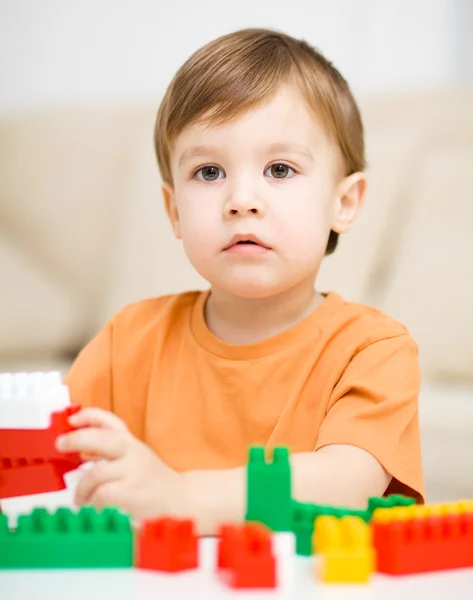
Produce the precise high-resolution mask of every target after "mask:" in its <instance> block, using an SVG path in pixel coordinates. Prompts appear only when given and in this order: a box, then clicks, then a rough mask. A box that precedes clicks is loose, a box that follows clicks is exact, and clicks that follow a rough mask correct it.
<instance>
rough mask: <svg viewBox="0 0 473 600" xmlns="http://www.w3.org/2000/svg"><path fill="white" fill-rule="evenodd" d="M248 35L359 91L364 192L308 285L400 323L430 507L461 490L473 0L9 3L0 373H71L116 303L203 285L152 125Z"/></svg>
mask: <svg viewBox="0 0 473 600" xmlns="http://www.w3.org/2000/svg"><path fill="white" fill-rule="evenodd" d="M243 27H268V28H276V29H280V30H283V31H285V32H287V33H289V34H291V35H294V36H297V37H302V38H305V39H306V40H307V41H308V42H309V43H311V44H312V45H315V46H316V47H317V48H318V49H319V50H321V51H322V52H323V53H324V54H325V55H326V56H327V57H328V58H329V59H331V60H332V61H333V62H334V63H335V65H336V66H337V67H338V68H339V69H340V70H341V72H342V74H343V75H344V76H345V77H346V78H347V79H348V81H349V83H350V85H351V86H352V89H353V91H354V93H355V95H356V97H357V99H358V101H359V104H360V106H361V109H362V113H363V117H364V122H365V127H366V141H367V153H368V160H369V172H368V175H369V193H368V198H367V202H366V205H365V208H364V211H363V213H362V215H361V217H360V219H359V222H358V224H357V226H356V227H355V228H354V230H353V232H352V233H350V234H348V235H346V236H345V237H344V238H343V239H342V240H341V244H340V247H339V249H338V250H337V252H336V254H335V255H334V256H333V257H330V258H328V259H327V260H326V261H325V264H324V266H323V269H322V273H321V275H320V281H319V283H318V287H319V289H321V290H330V289H335V290H337V291H339V292H340V293H342V294H343V295H345V296H346V297H347V298H348V299H351V300H355V301H359V302H364V303H367V304H371V305H373V306H377V307H379V308H381V309H382V310H385V311H387V312H388V313H389V314H391V315H392V316H394V317H395V318H397V319H399V320H401V321H402V322H404V323H405V324H406V325H407V326H408V328H409V329H410V331H411V333H412V335H413V336H414V338H415V339H416V341H417V342H418V344H419V348H420V360H421V365H422V370H423V376H424V385H423V389H422V394H421V399H420V405H421V425H422V435H423V438H422V444H423V455H424V467H425V473H426V485H427V493H428V500H430V501H437V500H442V499H456V498H462V497H470V498H471V497H473V234H472V223H473V186H472V181H473V2H471V1H470V0H397V1H394V0H385V1H384V2H379V1H377V0H358V1H352V0H332V1H331V2H322V1H321V0H292V1H291V2H286V1H282V0H271V1H265V0H260V1H259V2H255V1H254V0H239V2H237V3H215V2H208V1H205V0H201V1H200V2H195V1H191V0H174V1H173V2H170V3H167V2H161V1H159V0H119V1H116V0H115V1H114V0H81V2H63V1H62V0H42V1H41V2H37V1H35V0H0V372H2V371H19V370H27V371H30V370H46V369H51V368H60V369H61V370H62V371H63V372H66V371H67V369H68V366H69V364H70V361H71V360H72V359H73V357H74V356H75V355H76V354H77V352H78V351H79V349H80V348H81V347H82V346H83V345H84V344H85V343H86V342H87V341H88V340H89V339H90V338H91V336H93V335H94V333H96V332H97V331H98V330H99V329H100V328H101V327H102V326H103V324H104V323H105V321H106V320H108V319H109V318H110V317H111V315H112V314H113V313H114V312H115V311H117V310H119V309H120V308H122V307H123V306H124V305H125V304H127V303H129V302H132V301H134V300H138V299H140V298H143V297H147V296H153V295H159V294H164V293H172V292H179V291H183V290H187V289H194V288H202V289H203V288H206V287H207V284H206V282H205V281H203V280H201V279H200V277H199V276H198V275H197V274H196V273H194V272H193V270H192V268H191V267H190V265H189V264H188V262H187V260H186V258H185V256H184V253H183V250H182V248H181V246H180V245H179V243H178V242H175V241H174V239H173V238H172V235H171V231H170V228H169V227H168V224H167V222H166V219H165V215H164V210H163V206H162V198H161V194H160V180H159V175H158V171H157V167H156V164H155V158H154V152H153V144H152V132H153V125H154V118H155V114H156V110H157V106H158V104H159V101H160V99H161V97H162V95H163V93H164V91H165V89H166V87H167V85H168V84H169V82H170V80H171V78H172V76H173V74H174V72H175V71H176V69H177V68H178V67H179V66H180V65H181V64H182V62H183V61H184V60H186V59H187V58H188V56H189V55H190V54H191V53H192V52H194V51H195V50H196V49H197V48H198V47H200V46H201V45H203V44H204V43H206V42H208V41H210V40H211V39H213V38H215V37H217V36H219V35H222V34H225V33H228V32H230V31H233V30H236V29H240V28H243ZM399 376H400V377H402V373H400V374H399Z"/></svg>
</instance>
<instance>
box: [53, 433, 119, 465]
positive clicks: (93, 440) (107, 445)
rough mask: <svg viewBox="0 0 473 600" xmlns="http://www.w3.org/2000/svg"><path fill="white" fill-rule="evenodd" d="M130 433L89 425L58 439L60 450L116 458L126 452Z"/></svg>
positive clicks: (57, 445) (58, 448) (57, 446)
mask: <svg viewBox="0 0 473 600" xmlns="http://www.w3.org/2000/svg"><path fill="white" fill-rule="evenodd" d="M128 438H129V434H127V433H126V432H124V431H114V430H112V429H97V428H96V427H88V428H86V429H77V430H76V431H72V432H71V433H66V434H65V435H60V436H58V437H57V439H56V449H57V450H58V451H59V452H79V453H81V454H87V455H94V456H96V457H100V458H108V459H109V460H114V459H117V458H121V457H122V456H124V454H125V453H126V450H127V447H128V441H129V439H128Z"/></svg>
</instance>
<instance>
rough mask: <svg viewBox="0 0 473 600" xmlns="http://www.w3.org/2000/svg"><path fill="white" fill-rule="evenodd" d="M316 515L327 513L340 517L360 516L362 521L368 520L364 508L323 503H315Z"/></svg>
mask: <svg viewBox="0 0 473 600" xmlns="http://www.w3.org/2000/svg"><path fill="white" fill-rule="evenodd" d="M316 507H317V512H316V517H321V516H323V515H329V516H333V517H337V519H341V518H342V517H360V519H363V521H368V514H367V512H366V510H365V509H357V508H344V507H343V506H328V505H324V504H318V505H316Z"/></svg>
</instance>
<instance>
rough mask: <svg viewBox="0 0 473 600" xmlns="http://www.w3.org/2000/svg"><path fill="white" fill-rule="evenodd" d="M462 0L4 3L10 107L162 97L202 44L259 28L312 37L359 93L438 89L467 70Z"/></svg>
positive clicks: (5, 96) (1, 92) (3, 51)
mask: <svg viewBox="0 0 473 600" xmlns="http://www.w3.org/2000/svg"><path fill="white" fill-rule="evenodd" d="M459 3H460V4H462V3H463V4H464V0H450V1H449V0H383V1H382V2H381V1H380V0H357V1H355V0H332V1H331V2H326V1H322V0H292V1H288V0H259V1H257V0H238V2H231V3H230V2H211V1H209V0H199V1H196V0H171V1H168V0H166V1H161V0H80V1H72V0H69V1H65V0H0V113H6V112H10V111H13V110H19V109H20V110H21V109H29V108H39V107H56V106H67V105H74V104H82V103H109V102H116V103H120V102H123V101H128V100H137V99H140V100H141V99H151V98H155V97H156V96H159V95H160V94H161V93H162V92H163V90H164V89H165V87H166V85H167V84H168V83H169V81H170V79H171V78H172V75H173V74H174V72H175V70H176V69H177V68H178V67H179V65H180V64H181V63H182V62H183V61H184V60H185V59H186V58H187V57H188V56H189V55H190V54H191V53H192V52H193V51H194V50H195V49H197V48H198V47H199V46H200V45H202V44H204V43H205V42H207V41H209V40H210V39H212V38H214V37H217V36H218V35H221V34H223V33H227V32H229V31H232V30H235V29H239V28H243V27H251V26H261V27H271V28H278V29H282V30H284V31H286V32H288V33H290V34H292V35H295V36H298V37H304V38H305V39H307V40H308V41H309V42H310V43H312V44H314V45H316V46H317V47H318V48H319V49H321V50H322V52H324V53H325V54H326V55H327V56H328V57H329V58H330V59H331V60H333V61H334V62H335V64H336V65H337V66H338V67H339V68H340V69H341V71H342V72H343V74H344V75H345V76H346V77H347V78H348V80H349V81H350V83H351V84H352V85H353V87H354V88H355V90H361V91H375V92H377V91H387V90H404V89H406V88H425V87H432V86H439V85H442V84H445V83H450V82H452V80H454V79H455V78H456V77H458V76H459V73H460V72H461V70H459V69H458V68H457V66H456V61H457V62H458V52H457V49H458V42H457V39H458V29H459V20H458V18H456V17H457V16H458V11H457V12H456V9H457V8H458V4H459ZM460 21H461V20H460ZM463 29H464V30H465V32H464V34H463V37H462V40H463V41H464V39H466V38H468V35H469V34H468V30H467V29H466V28H465V27H464V28H463ZM465 36H466V37H465Z"/></svg>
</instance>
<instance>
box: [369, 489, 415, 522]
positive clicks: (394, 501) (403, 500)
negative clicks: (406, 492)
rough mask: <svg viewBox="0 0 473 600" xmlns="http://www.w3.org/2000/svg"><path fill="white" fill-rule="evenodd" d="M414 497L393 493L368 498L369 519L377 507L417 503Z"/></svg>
mask: <svg viewBox="0 0 473 600" xmlns="http://www.w3.org/2000/svg"><path fill="white" fill-rule="evenodd" d="M415 502H416V501H415V500H414V498H408V497H407V496H403V495H402V494H391V495H390V496H373V497H372V498H370V499H369V500H368V509H367V513H368V520H369V521H371V518H372V516H373V512H374V511H375V510H376V509H377V508H394V507H395V506H411V504H415Z"/></svg>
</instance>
